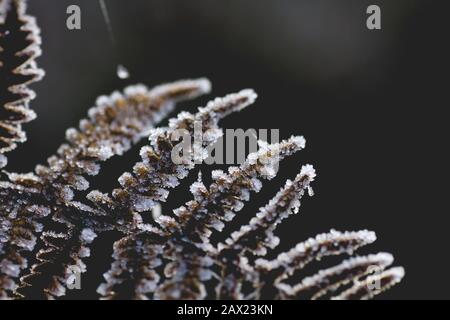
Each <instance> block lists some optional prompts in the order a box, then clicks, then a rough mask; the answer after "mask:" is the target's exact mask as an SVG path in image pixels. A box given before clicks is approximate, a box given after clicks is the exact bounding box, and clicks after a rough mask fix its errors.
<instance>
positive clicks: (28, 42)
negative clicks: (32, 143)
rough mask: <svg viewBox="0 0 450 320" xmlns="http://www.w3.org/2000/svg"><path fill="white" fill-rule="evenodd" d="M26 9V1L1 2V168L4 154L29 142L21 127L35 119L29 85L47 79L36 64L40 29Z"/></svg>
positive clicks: (4, 162)
mask: <svg viewBox="0 0 450 320" xmlns="http://www.w3.org/2000/svg"><path fill="white" fill-rule="evenodd" d="M25 9H26V4H25V2H24V1H20V0H2V1H0V83H1V85H0V158H1V161H0V168H2V167H4V166H6V164H7V158H6V157H5V156H4V155H3V154H4V153H6V152H9V151H11V150H13V149H15V148H16V147H17V143H21V142H24V141H25V140H26V135H25V132H24V131H23V130H22V124H24V123H27V122H29V121H31V120H33V119H35V118H36V114H35V113H34V111H33V110H31V109H30V108H29V103H30V101H31V100H32V99H34V97H35V93H34V91H32V90H30V89H29V88H28V85H29V84H30V83H33V82H35V81H38V80H40V79H41V78H42V77H43V75H44V71H43V70H41V69H38V68H37V65H36V61H35V59H36V58H37V57H38V56H40V55H41V49H40V44H41V38H40V36H39V33H40V29H39V28H38V27H37V25H36V21H35V19H34V18H33V17H31V16H29V15H27V14H25Z"/></svg>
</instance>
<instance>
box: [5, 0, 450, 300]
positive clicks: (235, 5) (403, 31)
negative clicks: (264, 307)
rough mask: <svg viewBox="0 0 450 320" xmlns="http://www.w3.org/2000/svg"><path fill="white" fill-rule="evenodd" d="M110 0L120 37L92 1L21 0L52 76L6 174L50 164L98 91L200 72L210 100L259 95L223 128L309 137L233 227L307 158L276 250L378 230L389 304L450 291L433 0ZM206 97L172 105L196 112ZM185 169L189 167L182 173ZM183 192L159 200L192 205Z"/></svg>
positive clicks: (441, 52)
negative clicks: (299, 198) (312, 171)
mask: <svg viewBox="0 0 450 320" xmlns="http://www.w3.org/2000/svg"><path fill="white" fill-rule="evenodd" d="M106 3H107V6H108V7H109V9H110V10H109V11H110V15H111V20H112V27H113V29H114V34H115V37H116V39H117V46H113V45H112V44H111V42H110V40H109V37H108V33H107V29H106V26H105V23H104V21H103V17H102V14H101V11H100V6H99V4H98V2H97V1H92V0H84V1H75V0H70V1H67V0H58V1H55V0H33V1H30V10H29V12H30V13H31V14H33V15H35V16H36V17H37V19H38V23H39V25H40V27H41V29H42V37H43V50H44V53H43V56H42V57H41V58H40V59H39V64H40V66H41V67H42V68H44V69H45V70H46V72H47V75H46V77H45V78H44V81H42V82H40V83H38V84H36V85H34V86H33V87H34V89H35V90H36V91H37V93H38V97H37V99H36V100H35V101H34V102H33V104H32V107H33V108H34V109H35V110H36V111H37V113H38V116H39V117H38V119H37V120H35V121H34V122H32V123H30V124H28V125H26V130H27V133H28V136H29V141H28V143H27V144H25V145H23V146H20V148H19V149H18V150H16V151H15V152H13V153H12V154H11V155H10V157H9V165H8V170H17V171H29V170H32V169H33V167H34V165H35V164H36V163H43V162H45V159H46V158H47V157H48V156H49V155H51V154H52V153H53V152H54V151H55V150H56V148H57V146H58V145H59V144H60V143H61V142H62V141H63V137H64V131H65V129H66V128H68V127H70V126H76V125H77V121H78V119H80V118H82V117H84V115H85V114H86V111H87V109H88V108H89V107H90V106H92V105H93V103H94V101H95V98H96V97H97V96H98V95H100V94H107V93H109V92H111V91H113V90H120V89H122V88H123V87H124V86H126V85H127V84H132V83H137V82H142V83H145V84H147V85H149V86H152V85H156V84H159V83H163V82H167V81H172V80H176V79H180V78H194V77H201V76H206V77H208V78H209V79H210V80H211V81H212V83H213V93H212V95H213V96H221V95H224V94H227V93H230V92H234V91H237V90H240V89H242V88H247V87H250V88H254V89H255V90H256V91H257V93H258V94H259V98H258V100H257V102H256V104H255V105H254V106H251V107H249V108H248V109H246V110H244V111H243V112H241V113H240V114H238V115H233V116H230V117H229V118H227V119H226V120H224V121H223V122H222V125H223V127H225V128H244V129H247V128H256V129H259V128H267V129H270V128H279V129H280V133H281V136H282V137H283V138H286V137H289V136H290V135H292V134H301V135H304V136H305V138H306V139H307V149H306V150H305V151H302V152H300V153H299V154H298V155H296V156H294V157H292V158H290V159H288V160H286V161H285V162H283V163H282V164H281V169H280V173H279V176H278V177H277V178H276V179H274V180H273V181H271V182H270V183H267V184H266V185H265V188H263V191H262V192H261V193H260V194H258V195H257V196H255V197H254V198H253V199H252V202H251V203H250V204H249V205H248V207H247V210H243V211H242V215H241V218H240V219H238V220H237V221H236V223H235V226H234V227H236V226H237V224H238V223H240V222H245V221H246V220H248V219H249V217H250V216H251V215H252V213H254V212H255V210H256V209H257V208H258V207H259V206H261V205H263V204H264V203H265V200H267V199H270V197H271V196H273V195H274V194H275V192H276V191H277V190H278V189H279V188H280V187H281V186H282V184H283V183H284V180H285V179H287V178H293V177H294V176H295V174H296V173H297V172H298V171H299V170H300V167H301V165H302V164H304V163H311V164H313V165H314V167H315V168H316V169H317V171H318V178H317V181H316V182H315V183H314V189H315V192H316V195H315V196H314V197H313V198H307V199H305V201H303V206H302V209H301V211H300V213H299V214H298V215H296V216H293V217H292V218H290V219H289V220H288V222H286V223H284V224H283V225H282V226H281V227H280V228H279V230H278V234H279V235H280V236H281V238H282V245H281V246H280V249H288V248H290V247H291V246H292V245H294V244H295V243H297V242H298V241H301V240H304V239H306V238H308V237H311V236H314V235H315V234H317V233H320V232H326V231H328V230H329V229H331V228H336V229H338V230H357V229H365V228H367V229H370V230H374V231H376V232H377V236H378V240H377V242H376V243H375V244H373V245H371V246H369V247H368V248H366V249H364V250H362V251H361V252H363V253H365V252H373V253H375V252H378V251H388V252H391V253H393V254H394V256H395V258H396V262H395V263H396V264H397V265H402V266H404V267H405V269H406V277H405V279H404V280H403V282H402V283H401V284H399V285H398V286H396V287H395V288H393V289H392V290H390V291H389V292H387V293H385V294H384V295H383V296H382V297H383V298H386V299H431V298H434V299H436V298H439V299H442V298H449V294H448V291H447V284H448V283H449V281H448V280H449V279H448V275H447V272H448V269H449V266H450V263H449V261H448V249H447V243H448V237H447V235H448V231H447V230H448V225H449V224H448V218H447V214H448V209H447V206H444V205H443V204H444V202H443V200H444V199H445V194H444V192H446V191H447V190H448V184H447V183H445V182H446V181H447V176H448V175H447V172H446V168H445V169H444V164H446V163H447V162H446V160H445V153H446V152H445V151H446V148H447V143H445V142H444V137H446V136H448V133H447V130H446V125H447V123H446V122H447V121H446V119H447V118H446V117H445V112H444V111H445V109H446V108H448V96H447V92H448V71H449V69H448V66H447V62H448V57H449V55H448V51H447V48H446V46H445V45H446V44H447V43H448V38H449V37H448V26H447V25H446V23H447V22H446V19H447V18H446V13H445V11H444V10H443V9H442V8H440V7H439V5H440V4H443V3H444V2H443V1H425V0H422V1H411V0H399V1H379V0H377V1H371V2H368V1H356V0H355V1H349V0H346V1H332V0H328V1H325V0H315V1H300V0H296V1H285V0H278V1H269V0H262V1H261V0H258V1H257V0H239V1H237V0H233V1H209V0H201V1H200V0H190V1H174V0H148V1H144V0H134V1H119V0H109V1H106ZM70 4H78V5H79V6H80V7H81V10H82V30H79V31H69V30H67V28H66V26H65V23H66V17H67V15H66V13H65V12H66V8H67V6H68V5H70ZM369 4H378V5H379V6H380V7H381V10H382V30H379V31H369V30H367V29H366V26H365V20H366V17H367V15H366V14H365V10H366V8H367V6H368V5H369ZM118 63H121V64H123V65H125V66H126V67H127V68H128V69H129V71H130V73H131V77H130V79H128V80H120V79H118V78H117V76H116V75H115V69H116V65H117V64H118ZM207 98H210V97H207ZM207 98H202V99H199V100H198V101H195V102H194V103H192V102H191V103H185V104H183V105H182V106H180V108H179V109H178V110H180V109H182V108H184V109H186V110H189V111H194V110H195V107H197V106H199V105H202V104H203V103H205V102H206V101H207ZM137 154H138V148H136V149H135V150H132V151H130V152H129V153H128V154H127V155H126V156H124V157H122V158H114V159H112V160H111V161H110V162H108V163H107V164H106V165H104V166H103V168H104V170H102V172H101V174H100V176H99V177H98V179H94V180H92V186H93V187H94V188H99V189H101V190H102V191H108V190H110V189H111V188H112V186H113V185H115V180H116V178H117V177H118V176H119V175H120V173H121V172H123V171H124V170H129V169H130V168H131V167H132V164H133V163H134V162H135V161H137V160H138V156H137ZM214 168H215V167H214ZM211 169H212V167H203V168H202V171H203V173H204V174H205V173H207V172H208V171H209V170H211ZM195 178H196V177H195V172H194V173H193V175H192V176H191V177H190V180H189V181H190V182H191V181H193V180H194V179H195ZM189 181H188V182H189ZM187 187H188V184H187V185H185V186H182V188H181V190H180V191H178V192H176V196H175V195H173V194H172V195H171V196H170V198H169V200H168V205H167V206H164V208H165V209H166V208H174V207H176V206H178V205H180V204H182V203H183V202H184V201H185V200H188V199H189V194H188V193H187V192H186V190H187ZM116 236H117V235H115V234H110V235H105V236H102V237H101V238H100V239H98V241H96V243H95V244H94V247H93V252H92V253H93V258H89V259H86V262H87V265H88V268H89V270H90V271H91V272H90V273H88V275H86V276H84V277H83V290H82V291H77V292H75V291H72V292H70V294H69V295H68V298H95V297H96V295H95V288H96V287H97V285H98V284H99V281H100V280H101V274H102V273H103V272H105V271H106V270H107V268H108V266H109V263H110V259H109V256H110V254H111V251H112V249H111V241H112V240H113V239H115V238H116ZM326 264H327V263H326V262H323V263H321V264H320V265H326Z"/></svg>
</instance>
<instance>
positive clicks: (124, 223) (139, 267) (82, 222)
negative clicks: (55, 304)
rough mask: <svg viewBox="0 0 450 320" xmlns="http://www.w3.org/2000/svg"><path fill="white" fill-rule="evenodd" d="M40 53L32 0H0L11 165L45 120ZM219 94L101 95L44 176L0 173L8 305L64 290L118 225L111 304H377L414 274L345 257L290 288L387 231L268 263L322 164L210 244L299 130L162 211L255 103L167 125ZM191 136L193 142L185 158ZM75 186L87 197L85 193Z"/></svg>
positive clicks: (309, 246)
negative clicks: (38, 87)
mask: <svg viewBox="0 0 450 320" xmlns="http://www.w3.org/2000/svg"><path fill="white" fill-rule="evenodd" d="M39 45H40V38H39V29H38V27H37V25H36V23H35V21H34V18H32V17H30V16H27V15H26V14H25V1H24V0H0V80H2V81H1V86H0V91H1V94H0V97H1V98H0V109H1V110H0V168H3V167H5V166H6V165H7V158H6V156H5V155H4V153H5V152H8V151H11V150H12V149H14V148H15V146H16V144H17V143H18V142H23V141H24V140H25V134H24V132H23V131H22V128H21V125H22V123H25V122H27V121H30V120H32V119H33V118H34V117H35V115H34V112H33V111H31V110H30V109H29V106H28V104H29V102H30V100H31V99H32V98H33V97H34V92H32V91H31V90H30V89H28V88H27V85H28V84H30V83H31V82H33V81H36V80H39V79H40V78H41V77H42V75H43V71H41V70H40V69H37V68H36V64H35V58H36V57H37V56H38V55H39V54H40V48H39ZM3 80H5V81H3ZM210 90H211V84H210V82H209V81H208V80H207V79H196V80H181V81H177V82H174V83H169V84H164V85H160V86H157V87H154V88H153V89H148V88H147V87H146V86H144V85H135V86H130V87H127V88H126V89H125V90H124V91H123V92H122V93H119V92H114V93H112V94H111V95H109V96H100V97H99V98H98V99H97V101H96V105H95V106H94V107H92V108H91V109H89V111H88V116H87V118H86V119H83V120H81V121H80V123H79V125H78V128H70V129H68V130H67V132H66V140H67V141H66V143H64V144H62V145H61V147H60V148H59V149H58V150H57V152H56V154H55V155H53V156H51V157H50V158H49V159H48V164H47V165H45V166H44V165H38V166H36V169H35V171H34V172H33V173H14V172H7V171H4V170H3V171H1V176H0V299H11V298H28V299H34V298H46V299H57V298H59V297H62V296H64V295H65V294H66V293H67V289H68V284H69V283H70V282H71V281H72V280H73V279H74V277H75V276H74V273H73V270H74V269H76V270H78V271H77V272H87V271H88V270H87V266H86V265H85V263H84V262H83V258H86V257H89V256H90V254H91V251H90V246H91V245H92V243H93V242H94V241H96V238H97V237H98V236H99V235H101V234H102V232H105V231H107V230H114V231H116V232H120V233H121V234H122V238H121V239H120V240H119V241H117V242H116V243H114V246H113V249H114V251H113V256H112V257H113V262H112V264H111V266H110V269H109V271H106V273H105V274H104V283H102V284H101V285H100V286H99V287H98V290H97V292H98V294H99V296H100V298H102V299H212V298H222V299H274V298H276V299H296V298H312V299H317V298H324V297H329V298H332V299H368V298H372V297H373V296H375V295H377V294H379V293H381V292H382V291H384V290H386V289H388V288H390V287H391V286H393V285H395V284H396V283H398V282H399V281H400V280H401V279H402V278H403V276H404V270H403V268H401V267H393V268H390V269H387V268H388V267H389V266H390V265H391V264H392V262H393V257H392V256H391V255H390V254H388V253H378V254H372V255H367V256H362V257H354V256H353V257H350V258H347V259H346V260H344V261H343V262H341V263H340V264H338V265H336V266H333V267H331V268H326V269H322V270H319V271H318V272H316V273H314V274H312V275H311V276H307V277H304V278H303V279H302V280H300V282H298V283H296V284H292V282H293V279H295V275H296V274H297V272H298V271H299V270H301V269H303V268H305V266H306V265H308V264H310V263H312V262H313V261H316V260H321V259H322V258H326V257H328V256H338V255H349V256H352V255H353V253H354V252H355V251H356V250H358V249H359V248H360V247H362V246H365V245H368V244H370V243H372V242H374V241H375V240H376V236H375V233H374V232H371V231H367V230H361V231H357V232H348V231H347V232H339V231H335V230H331V231H330V232H328V233H323V234H319V235H317V236H315V237H312V238H310V239H308V240H306V241H304V242H301V243H299V244H297V245H296V246H295V247H293V248H292V249H290V250H288V251H286V252H283V253H281V254H278V256H276V257H275V258H273V257H274V255H272V256H270V255H268V253H269V252H270V250H272V249H274V248H275V247H276V246H278V245H279V244H280V242H281V241H282V239H280V238H279V235H277V234H276V231H277V230H276V229H277V227H278V226H279V225H280V224H281V223H283V222H284V221H285V220H286V219H287V218H288V217H289V216H291V215H292V214H296V213H298V212H299V208H300V203H301V202H300V201H303V198H304V197H305V195H308V196H313V189H312V183H313V182H314V180H315V177H316V172H315V170H314V168H313V166H312V165H304V166H302V167H301V169H300V172H299V173H298V175H297V176H296V177H295V178H294V179H293V180H288V181H287V182H286V183H285V185H284V186H283V188H281V190H280V191H279V192H278V193H277V194H276V195H275V196H274V197H273V198H272V199H271V200H270V201H269V202H268V203H267V204H266V205H265V206H264V207H262V208H261V209H260V210H259V212H257V213H256V214H255V215H254V217H249V220H250V221H249V223H248V224H246V225H243V226H241V227H240V228H239V229H238V230H236V231H234V232H230V233H229V234H226V237H224V239H225V241H223V242H218V243H217V242H215V241H213V240H211V239H212V238H211V235H212V234H213V233H215V232H222V233H223V232H224V230H226V229H225V226H226V225H227V224H228V223H230V221H232V220H233V219H234V217H235V216H236V215H237V214H245V203H246V202H248V201H249V200H250V198H251V196H252V195H253V194H254V193H257V192H259V191H260V190H261V188H262V184H263V180H270V179H272V178H274V177H275V176H276V174H277V173H278V168H279V162H280V161H281V160H283V159H284V158H286V157H288V156H290V155H292V154H294V153H295V152H297V151H300V150H301V149H303V148H304V147H305V139H304V138H303V137H301V136H293V137H291V138H289V139H286V140H283V141H282V142H280V143H277V144H268V143H265V142H263V141H259V143H258V145H259V150H258V151H256V152H254V153H251V154H249V155H248V157H247V159H246V161H245V162H244V163H243V164H242V165H240V166H239V167H234V166H232V167H229V168H228V170H227V171H222V170H213V171H212V172H211V177H212V183H210V184H209V185H206V184H205V182H204V180H203V178H202V175H201V174H199V177H198V179H197V181H196V182H194V183H193V184H192V185H191V186H190V188H189V190H190V192H191V194H192V197H193V198H192V200H191V201H188V202H187V203H185V204H184V205H182V206H180V207H179V208H176V209H174V210H173V211H172V212H170V211H164V212H161V211H162V210H161V207H160V205H159V203H161V202H164V201H165V200H166V199H167V197H168V195H169V192H170V191H171V190H172V189H174V188H176V187H177V186H178V185H179V183H180V181H181V180H182V179H184V178H186V177H187V176H188V174H189V172H190V171H191V170H192V169H193V168H194V167H195V165H196V164H198V163H199V162H201V161H203V160H204V159H205V158H206V157H207V155H208V152H207V148H208V146H211V145H212V144H213V143H215V142H216V141H217V140H218V139H219V138H220V137H221V135H222V130H221V129H220V128H219V121H220V120H221V119H222V118H224V117H226V116H228V115H230V114H231V113H233V112H237V111H241V110H242V109H244V108H245V107H247V106H248V105H250V104H252V103H253V102H254V101H255V99H256V97H257V95H256V93H255V92H254V91H253V90H251V89H245V90H242V91H240V92H237V93H234V94H229V95H226V96H224V97H222V98H216V99H214V100H212V101H210V102H208V103H207V105H206V106H205V107H201V108H199V109H198V112H197V113H195V114H191V113H188V112H180V113H179V114H178V116H177V117H174V118H172V119H170V120H169V121H168V126H167V127H162V128H155V126H156V125H157V124H158V123H159V122H160V121H161V120H162V119H163V118H165V117H166V116H167V115H168V114H169V112H171V111H172V110H173V108H174V105H175V103H176V102H178V101H181V100H188V99H192V98H196V97H198V96H199V95H201V94H205V93H209V91H210ZM180 132H184V133H186V134H187V135H188V139H190V141H191V142H193V143H192V144H191V146H192V147H190V148H188V149H187V150H183V156H182V157H179V158H180V159H178V160H179V161H178V160H177V161H175V160H174V157H173V155H174V154H175V155H177V152H178V151H179V150H178V149H177V147H178V146H179V145H180V143H181V142H183V136H182V135H181V134H180ZM144 137H149V144H148V145H147V146H144V147H143V148H142V149H141V150H140V153H139V154H140V156H141V161H139V162H138V163H136V164H135V165H134V166H133V168H132V170H130V172H125V173H123V174H122V175H120V177H119V178H118V182H119V185H120V186H119V187H117V188H116V189H114V190H112V191H111V192H101V191H98V190H91V189H90V185H89V179H91V177H92V176H95V175H97V174H98V173H99V171H100V164H101V163H102V162H104V161H108V160H109V159H110V158H112V157H114V156H120V155H122V154H124V153H125V152H126V151H128V150H129V149H131V147H132V146H133V145H134V144H136V143H137V142H138V141H139V140H140V139H142V138H144ZM199 138H200V139H199ZM199 140H200V142H198V141H199ZM77 191H86V192H87V197H86V199H83V198H81V199H80V196H79V193H78V192H77ZM144 215H145V216H147V217H153V220H152V221H151V222H148V221H147V220H145V219H144V218H145V217H144ZM144 221H146V222H145V223H144ZM37 243H39V245H37ZM29 256H32V260H31V261H32V263H30V264H29V262H28V260H27V257H29ZM18 279H20V281H18Z"/></svg>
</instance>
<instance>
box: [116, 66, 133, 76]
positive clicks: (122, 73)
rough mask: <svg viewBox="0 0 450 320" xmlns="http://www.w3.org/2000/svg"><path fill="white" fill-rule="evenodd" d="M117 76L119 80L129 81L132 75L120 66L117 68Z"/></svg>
mask: <svg viewBox="0 0 450 320" xmlns="http://www.w3.org/2000/svg"><path fill="white" fill-rule="evenodd" d="M117 76H118V77H119V79H128V78H129V77H130V73H129V72H128V70H127V68H125V67H124V66H123V65H121V64H119V65H118V66H117Z"/></svg>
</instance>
